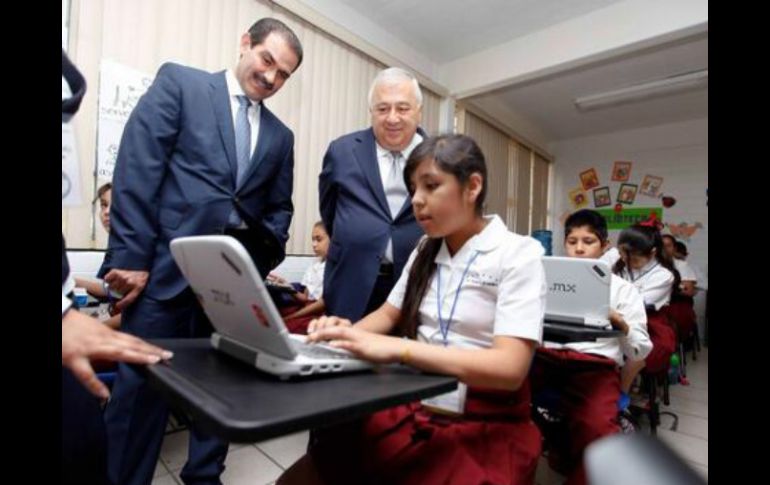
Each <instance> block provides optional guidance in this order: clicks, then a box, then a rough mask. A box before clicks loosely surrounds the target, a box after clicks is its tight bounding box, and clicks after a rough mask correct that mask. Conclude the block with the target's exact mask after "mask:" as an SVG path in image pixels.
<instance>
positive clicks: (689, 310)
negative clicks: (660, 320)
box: [662, 234, 698, 337]
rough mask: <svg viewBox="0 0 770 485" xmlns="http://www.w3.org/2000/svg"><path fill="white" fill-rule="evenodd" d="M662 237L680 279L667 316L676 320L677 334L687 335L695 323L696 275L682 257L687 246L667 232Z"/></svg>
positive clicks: (692, 330)
mask: <svg viewBox="0 0 770 485" xmlns="http://www.w3.org/2000/svg"><path fill="white" fill-rule="evenodd" d="M662 237H663V248H664V249H665V251H666V254H667V255H668V256H669V257H670V258H671V260H672V261H673V262H674V267H675V268H676V270H677V271H678V272H679V276H680V278H681V280H682V281H681V283H680V284H679V287H678V288H676V290H675V291H674V292H673V293H672V295H671V302H670V303H669V316H671V318H673V319H674V320H675V321H676V323H677V325H678V327H679V335H680V336H682V337H687V336H689V335H690V334H691V333H692V332H694V331H695V325H697V323H696V316H695V301H694V298H693V297H694V296H695V292H696V290H695V285H696V284H697V283H698V277H697V275H696V274H695V271H694V270H693V269H692V266H690V265H689V264H688V263H687V261H685V259H684V258H686V257H687V246H685V244H684V243H682V242H681V241H677V240H676V239H675V238H674V236H671V235H669V234H665V235H663V236H662Z"/></svg>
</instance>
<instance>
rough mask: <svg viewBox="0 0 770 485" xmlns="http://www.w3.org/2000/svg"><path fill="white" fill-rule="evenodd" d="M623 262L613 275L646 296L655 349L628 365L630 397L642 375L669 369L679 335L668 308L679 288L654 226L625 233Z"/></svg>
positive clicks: (624, 380)
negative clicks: (641, 373) (637, 377)
mask: <svg viewBox="0 0 770 485" xmlns="http://www.w3.org/2000/svg"><path fill="white" fill-rule="evenodd" d="M617 247H618V252H619V254H620V259H619V260H618V261H617V262H616V263H615V266H614V267H613V272H614V273H615V274H616V275H618V276H620V277H621V278H623V279H624V280H626V281H629V282H631V283H633V285H634V286H636V288H637V289H638V290H639V292H640V293H641V294H642V298H643V299H644V304H645V308H646V310H647V331H648V332H649V334H650V339H651V340H652V344H653V349H652V351H651V352H650V353H649V355H648V356H647V358H646V359H645V360H643V361H638V362H635V361H630V362H627V363H626V365H625V366H624V367H623V370H622V371H621V390H622V392H623V393H625V394H626V395H628V393H629V392H630V390H631V385H632V384H633V381H634V379H635V378H636V376H637V375H638V374H639V372H640V371H641V370H642V369H643V368H644V367H647V368H648V370H650V371H651V372H657V371H659V370H663V369H666V368H667V366H668V362H669V359H670V358H671V354H672V353H673V352H674V350H675V347H676V335H675V333H674V330H673V329H672V328H671V326H670V325H669V324H668V317H667V315H666V310H664V307H665V306H666V305H668V303H669V301H670V300H671V294H672V293H673V291H674V289H675V288H677V287H678V286H679V275H678V273H677V271H676V269H675V268H674V263H673V262H672V261H671V259H670V258H669V257H668V256H667V255H666V254H665V252H664V249H663V240H662V238H661V235H660V230H659V229H658V227H656V226H655V224H654V222H653V223H640V224H636V225H634V226H631V227H629V228H626V229H624V230H623V231H622V232H621V233H620V236H619V237H618V245H617Z"/></svg>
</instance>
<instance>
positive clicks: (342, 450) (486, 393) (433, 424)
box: [310, 381, 541, 485]
mask: <svg viewBox="0 0 770 485" xmlns="http://www.w3.org/2000/svg"><path fill="white" fill-rule="evenodd" d="M540 446H541V434H540V431H539V430H538V428H537V426H536V425H535V424H534V422H532V420H531V419H530V393H529V382H528V381H527V382H525V384H524V385H522V387H521V389H519V390H518V391H516V392H505V391H495V390H487V389H484V390H482V389H478V388H470V389H469V390H468V395H467V398H466V403H465V413H464V415H463V416H460V417H450V416H445V415H442V414H436V413H433V412H431V411H428V410H427V409H425V408H423V407H422V405H420V403H419V402H415V403H410V404H406V405H401V406H396V407H394V408H391V409H387V410H384V411H380V412H378V413H375V414H373V415H371V416H369V417H368V418H366V419H364V420H362V421H356V422H353V423H345V424H342V425H338V426H333V427H330V428H325V429H322V430H317V431H315V432H314V440H313V443H311V446H310V455H311V456H312V458H313V462H314V464H315V466H316V468H317V469H318V470H319V472H320V474H321V476H322V477H323V479H324V481H325V482H326V483H329V484H364V483H366V484H409V485H412V484H413V485H430V484H446V485H481V484H490V485H491V484H510V485H513V484H516V485H518V484H522V485H524V484H533V483H534V480H535V470H536V468H537V463H538V458H539V456H540Z"/></svg>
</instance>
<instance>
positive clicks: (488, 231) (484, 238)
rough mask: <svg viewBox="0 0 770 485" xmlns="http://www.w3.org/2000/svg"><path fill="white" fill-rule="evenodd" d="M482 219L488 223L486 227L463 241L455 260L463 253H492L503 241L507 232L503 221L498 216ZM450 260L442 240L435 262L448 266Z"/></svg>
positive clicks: (492, 215)
mask: <svg viewBox="0 0 770 485" xmlns="http://www.w3.org/2000/svg"><path fill="white" fill-rule="evenodd" d="M484 219H485V220H487V221H488V223H487V225H486V226H485V227H484V229H482V230H481V232H480V233H478V234H476V235H474V236H473V237H471V238H470V239H468V240H467V241H465V244H463V247H461V248H460V250H459V251H457V253H455V256H454V258H455V259H456V258H457V257H458V256H460V255H462V254H465V253H468V254H472V253H474V252H476V251H478V252H482V253H485V252H488V251H492V250H493V249H495V248H497V247H498V246H500V244H501V243H502V242H503V241H504V238H503V236H504V235H505V234H506V233H507V232H508V228H507V227H506V226H505V224H504V223H503V220H502V219H500V216H498V215H497V214H491V215H486V216H484ZM465 259H467V258H463V260H465ZM451 260H452V256H450V255H449V248H448V247H447V245H446V240H444V241H442V242H441V249H440V250H439V252H438V254H437V255H436V262H437V263H443V264H449V263H450V261H451Z"/></svg>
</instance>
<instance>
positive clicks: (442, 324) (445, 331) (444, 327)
mask: <svg viewBox="0 0 770 485" xmlns="http://www.w3.org/2000/svg"><path fill="white" fill-rule="evenodd" d="M478 255H479V252H478V251H476V252H475V253H473V256H471V259H469V260H468V264H467V265H466V266H465V271H463V275H462V277H460V283H458V284H457V291H456V292H455V299H454V301H453V302H452V309H451V310H450V311H449V319H448V320H446V321H445V320H444V319H443V318H442V317H441V303H442V300H441V265H440V264H437V265H436V266H437V267H436V272H437V275H436V280H437V281H436V306H438V326H439V329H440V330H441V337H442V338H443V340H444V347H446V346H447V345H448V344H449V341H448V340H447V336H448V335H449V326H450V325H451V324H452V318H454V315H455V307H456V306H457V300H458V298H459V296H460V290H461V289H462V287H463V281H465V276H466V275H467V274H468V269H470V267H471V264H473V261H474V260H475V259H476V256H478ZM450 279H451V278H450Z"/></svg>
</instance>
